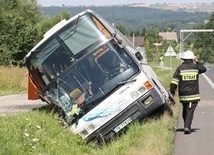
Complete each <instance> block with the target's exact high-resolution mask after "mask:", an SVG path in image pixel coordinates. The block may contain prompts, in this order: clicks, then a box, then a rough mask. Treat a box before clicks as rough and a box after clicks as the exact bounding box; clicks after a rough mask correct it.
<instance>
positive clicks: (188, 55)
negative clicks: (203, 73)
mask: <svg viewBox="0 0 214 155" xmlns="http://www.w3.org/2000/svg"><path fill="white" fill-rule="evenodd" d="M194 57H195V56H194V54H193V52H192V51H189V50H188V51H186V52H184V53H183V56H182V57H181V59H185V60H186V59H194Z"/></svg>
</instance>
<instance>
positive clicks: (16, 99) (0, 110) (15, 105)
mask: <svg viewBox="0 0 214 155" xmlns="http://www.w3.org/2000/svg"><path fill="white" fill-rule="evenodd" d="M44 105H45V103H44V102H42V101H41V100H28V99H27V95H26V94H19V95H7V96H1V97H0V116H2V115H6V114H13V113H15V112H22V111H27V110H32V109H34V108H39V107H42V106H44Z"/></svg>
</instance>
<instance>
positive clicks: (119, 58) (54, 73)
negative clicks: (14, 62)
mask: <svg viewBox="0 0 214 155" xmlns="http://www.w3.org/2000/svg"><path fill="white" fill-rule="evenodd" d="M24 60H25V65H26V67H27V69H28V73H29V74H28V81H29V82H28V99H30V100H35V99H41V100H42V101H44V102H46V103H47V104H51V105H54V108H55V109H57V110H58V111H59V113H60V115H61V116H62V118H63V120H65V122H66V123H67V125H68V127H69V130H70V131H71V132H72V133H73V134H75V135H76V134H78V135H80V136H81V137H82V138H83V139H84V140H86V141H88V142H89V141H97V142H106V141H108V140H110V139H112V138H113V137H115V136H118V135H120V133H122V131H124V130H125V129H126V128H127V127H128V126H129V125H130V124H131V123H132V122H134V121H136V120H142V119H144V118H145V117H147V116H148V115H150V114H151V113H153V112H154V111H157V110H159V109H163V107H164V109H165V110H167V111H168V112H170V113H172V108H171V105H172V100H171V98H170V95H169V93H168V91H167V90H166V88H165V87H164V86H163V84H162V83H161V81H160V79H159V78H158V76H157V75H156V74H155V72H154V70H153V69H152V68H151V67H150V65H149V64H148V63H147V61H146V59H145V57H144V56H143V55H142V52H140V51H138V50H137V48H136V47H135V46H134V45H133V44H132V43H131V42H130V41H129V40H128V39H127V38H126V37H125V36H124V35H123V34H122V33H121V32H120V31H119V30H118V29H117V28H116V27H114V26H113V25H111V24H110V23H108V22H107V21H106V20H105V19H104V18H102V17H101V16H100V15H98V14H97V13H95V12H94V11H92V10H85V11H83V12H81V13H79V14H77V15H75V16H74V17H72V18H70V19H69V20H65V19H64V20H62V21H61V22H59V23H58V24H56V25H55V26H54V27H52V28H51V29H50V30H49V31H47V32H46V33H45V34H44V37H43V39H42V40H41V41H40V42H39V43H38V44H37V45H36V46H35V47H34V48H33V49H32V50H31V51H30V52H29V53H28V54H27V55H26V56H25V58H24Z"/></svg>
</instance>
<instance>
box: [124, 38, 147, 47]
mask: <svg viewBox="0 0 214 155" xmlns="http://www.w3.org/2000/svg"><path fill="white" fill-rule="evenodd" d="M126 38H127V39H128V40H129V41H130V42H131V43H132V44H133V45H134V46H135V47H144V41H145V40H144V39H145V38H144V37H126Z"/></svg>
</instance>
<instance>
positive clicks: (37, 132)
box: [0, 67, 178, 155]
mask: <svg viewBox="0 0 214 155" xmlns="http://www.w3.org/2000/svg"><path fill="white" fill-rule="evenodd" d="M0 69H1V70H0V71H1V77H0V80H1V82H2V81H4V84H1V87H0V91H1V95H2V94H8V93H9V94H10V93H20V92H22V93H23V92H26V90H27V78H26V77H25V76H24V75H25V73H26V69H24V68H7V69H5V68H4V67H1V68H0ZM154 69H155V72H156V73H157V74H158V75H159V77H160V79H162V81H163V83H164V85H165V86H166V87H167V89H168V86H169V83H170V81H171V76H170V74H169V73H170V70H168V69H167V70H163V69H160V68H158V67H155V68H154ZM14 70H15V71H14ZM2 71H7V72H12V73H2ZM14 72H15V74H16V77H13V76H11V75H14ZM6 74H7V77H8V79H6V77H5V75H6ZM9 75H10V76H9ZM18 75H19V76H18ZM2 77H3V78H2ZM12 78H13V79H14V80H12ZM11 84H14V85H13V86H10V85H11ZM7 87H9V88H7ZM11 89H13V90H11ZM2 92H3V93H2ZM173 110H174V116H173V117H170V116H168V115H167V114H165V115H163V116H161V117H160V118H158V119H157V118H156V119H152V118H150V119H147V120H145V121H144V122H141V123H139V122H136V123H134V124H132V125H130V127H129V130H128V131H127V133H125V134H123V135H122V136H121V137H120V138H118V139H115V140H112V142H110V143H108V144H107V145H104V146H103V147H101V148H98V149H94V148H91V147H90V146H89V145H88V144H86V142H85V141H84V140H82V139H81V138H80V137H79V136H77V135H73V134H72V133H71V132H70V131H69V129H68V128H66V127H65V126H63V125H62V124H61V122H60V121H59V118H58V117H57V116H56V115H54V114H52V113H49V112H47V111H29V112H24V113H17V114H13V115H7V116H2V117H0V122H1V124H0V154H5V155H25V154H27V155H28V154H31V155H34V154H35V155H39V154H41V155H43V154H45V155H55V154H56V155H58V154H61V155H67V154H72V155H109V154H112V155H136V154H138V155H170V154H172V149H173V141H174V135H175V124H176V119H177V114H178V104H177V105H175V106H174V107H173Z"/></svg>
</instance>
